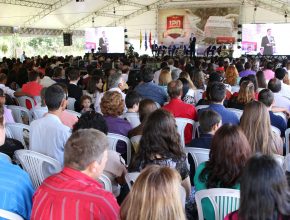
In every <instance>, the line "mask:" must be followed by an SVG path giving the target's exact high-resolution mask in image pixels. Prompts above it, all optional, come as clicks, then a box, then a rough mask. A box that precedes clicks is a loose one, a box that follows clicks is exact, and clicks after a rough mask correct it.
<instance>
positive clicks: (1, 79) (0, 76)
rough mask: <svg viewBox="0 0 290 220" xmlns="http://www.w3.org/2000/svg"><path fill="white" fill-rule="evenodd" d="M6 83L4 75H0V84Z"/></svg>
mask: <svg viewBox="0 0 290 220" xmlns="http://www.w3.org/2000/svg"><path fill="white" fill-rule="evenodd" d="M6 81H7V75H6V74H5V73H0V83H5V84H6Z"/></svg>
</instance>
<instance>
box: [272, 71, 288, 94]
mask: <svg viewBox="0 0 290 220" xmlns="http://www.w3.org/2000/svg"><path fill="white" fill-rule="evenodd" d="M286 73H287V71H286V70H285V69H283V68H277V69H276V70H275V77H276V78H277V79H279V80H280V82H281V90H280V92H279V93H280V94H281V95H282V96H285V97H287V98H289V99H290V86H289V85H287V84H285V83H284V82H283V79H284V78H285V76H286ZM287 77H288V76H287Z"/></svg>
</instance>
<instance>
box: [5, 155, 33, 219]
mask: <svg viewBox="0 0 290 220" xmlns="http://www.w3.org/2000/svg"><path fill="white" fill-rule="evenodd" d="M33 194H34V189H33V186H32V183H31V180H30V177H29V176H28V174H27V173H26V172H25V171H23V170H22V169H21V168H20V167H19V166H17V165H13V164H12V163H11V162H10V161H9V160H8V159H7V158H5V157H4V156H3V155H0V209H4V210H7V211H10V212H14V213H16V214H18V215H21V216H22V217H23V218H24V219H30V213H31V209H32V196H33ZM0 219H2V218H0Z"/></svg>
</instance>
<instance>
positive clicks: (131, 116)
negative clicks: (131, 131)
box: [124, 112, 140, 128]
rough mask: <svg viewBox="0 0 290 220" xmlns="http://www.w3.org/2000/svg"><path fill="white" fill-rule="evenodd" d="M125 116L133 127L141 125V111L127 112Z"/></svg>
mask: <svg viewBox="0 0 290 220" xmlns="http://www.w3.org/2000/svg"><path fill="white" fill-rule="evenodd" d="M124 118H126V119H127V120H128V122H129V123H130V124H131V126H132V128H136V127H137V126H138V125H140V119H139V113H133V112H132V113H131V112H127V113H125V114H124Z"/></svg>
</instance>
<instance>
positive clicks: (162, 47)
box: [157, 42, 167, 57]
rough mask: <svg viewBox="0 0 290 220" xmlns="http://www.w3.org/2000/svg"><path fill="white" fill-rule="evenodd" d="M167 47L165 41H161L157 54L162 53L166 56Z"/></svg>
mask: <svg viewBox="0 0 290 220" xmlns="http://www.w3.org/2000/svg"><path fill="white" fill-rule="evenodd" d="M165 49H167V47H166V46H165V45H163V42H161V43H160V45H159V47H158V53H157V56H158V57H159V55H160V53H161V57H164V54H165Z"/></svg>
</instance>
